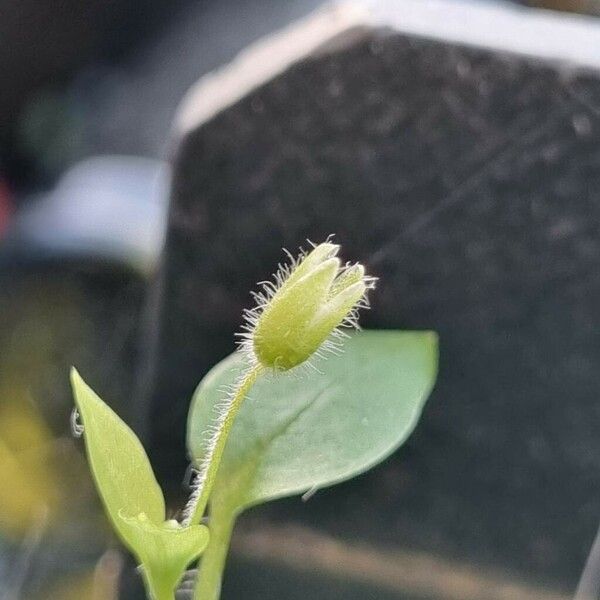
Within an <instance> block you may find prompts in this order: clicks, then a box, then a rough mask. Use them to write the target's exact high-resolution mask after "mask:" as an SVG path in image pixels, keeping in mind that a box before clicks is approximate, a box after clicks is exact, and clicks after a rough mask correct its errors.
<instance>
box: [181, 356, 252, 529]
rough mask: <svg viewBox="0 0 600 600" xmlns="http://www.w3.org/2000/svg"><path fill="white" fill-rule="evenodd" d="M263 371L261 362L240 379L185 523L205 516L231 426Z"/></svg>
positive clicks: (213, 441) (214, 441)
mask: <svg viewBox="0 0 600 600" xmlns="http://www.w3.org/2000/svg"><path fill="white" fill-rule="evenodd" d="M262 371H263V367H262V366H261V365H260V364H257V365H255V366H253V367H252V368H251V369H249V370H248V372H247V373H246V374H245V375H244V377H243V378H242V379H241V380H240V383H239V384H238V387H237V389H236V390H235V392H234V394H233V396H232V398H231V401H230V403H229V407H228V409H227V414H226V415H225V417H224V419H223V421H222V424H221V428H220V429H219V430H218V431H217V432H216V434H215V436H214V437H213V439H212V443H211V447H212V451H211V452H210V455H209V456H208V457H206V459H205V461H204V463H205V464H206V465H207V467H206V471H205V473H204V474H202V475H201V476H202V478H203V480H204V481H203V482H202V483H201V485H202V487H201V489H200V490H199V493H198V495H197V496H196V498H195V499H193V500H192V504H191V506H190V507H189V509H188V515H189V516H188V518H187V519H186V520H185V521H184V525H195V524H197V523H199V522H200V520H201V519H202V517H203V516H204V511H205V510H206V505H207V503H208V498H209V496H210V492H211V491H212V487H213V485H214V483H215V478H216V476H217V471H218V469H219V464H220V463H221V458H222V457H223V452H224V450H225V444H226V443H227V438H228V437H229V433H230V431H231V427H232V426H233V422H234V420H235V417H236V415H237V413H238V411H239V409H240V407H241V406H242V402H243V401H244V398H245V397H246V395H247V394H248V392H249V390H250V388H251V387H252V386H253V385H254V382H255V381H256V379H257V378H258V376H259V375H260V374H261V373H262ZM211 536H212V532H211Z"/></svg>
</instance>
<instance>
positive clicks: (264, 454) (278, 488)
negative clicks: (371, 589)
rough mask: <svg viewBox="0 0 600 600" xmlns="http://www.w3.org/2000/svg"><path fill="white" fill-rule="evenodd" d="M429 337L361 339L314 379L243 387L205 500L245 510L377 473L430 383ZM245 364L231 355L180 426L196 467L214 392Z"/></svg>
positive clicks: (296, 377)
mask: <svg viewBox="0 0 600 600" xmlns="http://www.w3.org/2000/svg"><path fill="white" fill-rule="evenodd" d="M437 356H438V351H437V336H436V334H435V333H433V332H401V331H364V332H360V333H357V334H354V335H352V336H351V338H350V339H349V340H347V341H346V342H345V343H344V351H343V353H341V354H340V355H339V356H331V357H329V358H328V359H327V360H326V361H322V362H319V363H318V367H319V369H320V371H322V373H320V372H317V371H311V372H308V373H302V374H294V373H293V372H292V373H288V374H286V373H273V374H268V375H265V376H263V377H262V378H261V379H259V380H258V382H257V383H256V384H255V386H254V387H253V388H252V390H251V392H250V395H249V397H248V398H247V399H246V400H245V402H244V404H243V405H242V408H241V409H240V412H239V413H238V416H237V417H236V421H235V424H234V426H233V429H232V432H231V435H230V437H229V440H228V442H227V447H226V450H225V454H224V456H223V460H222V462H221V465H220V468H219V472H218V475H217V479H216V482H215V486H214V488H213V494H212V498H213V500H215V499H218V501H219V502H225V503H226V504H227V505H228V506H229V507H230V508H231V510H232V511H234V512H240V511H241V510H243V509H244V508H247V507H249V506H251V505H255V504H260V503H262V502H266V501H268V500H272V499H275V498H280V497H283V496H289V495H294V494H298V493H303V492H306V491H308V490H313V489H318V488H321V487H325V486H328V485H332V484H334V483H337V482H340V481H343V480H346V479H349V478H351V477H353V476H355V475H357V474H359V473H362V472H364V471H366V470H368V469H369V468H371V467H372V466H374V465H376V464H377V463H379V462H380V461H382V460H383V459H384V458H386V457H387V456H388V455H389V454H391V453H392V452H393V451H394V450H395V449H396V448H398V447H399V446H400V445H401V444H402V443H403V442H404V441H405V440H406V438H407V437H408V436H409V435H410V433H411V432H412V430H413V429H414V427H415V425H416V423H417V421H418V419H419V417H420V415H421V411H422V409H423V406H424V404H425V401H426V400H427V397H428V396H429V393H430V391H431V389H432V387H433V385H434V382H435V379H436V375H437ZM243 366H244V362H243V358H242V357H241V356H240V355H239V354H238V353H234V354H232V355H231V356H229V357H228V358H226V359H225V360H223V361H222V362H221V363H219V364H218V365H217V366H216V367H214V368H213V369H212V370H211V371H210V372H209V373H208V374H207V375H206V377H205V378H204V379H203V380H202V382H201V383H200V385H199V387H198V389H197V390H196V393H195V395H194V399H193V402H192V407H191V409H190V415H189V421H188V447H189V450H190V454H191V456H192V458H193V460H194V462H195V463H196V464H197V463H198V462H199V461H200V460H201V458H202V456H203V454H204V453H205V451H206V444H207V437H208V436H207V434H206V432H207V430H208V428H209V427H210V426H211V424H212V423H214V421H215V418H216V416H217V414H218V405H219V403H221V402H222V400H223V394H224V392H223V389H224V388H225V387H228V386H231V385H232V384H233V383H234V382H235V381H236V379H237V378H238V377H239V375H240V371H241V369H242V368H243Z"/></svg>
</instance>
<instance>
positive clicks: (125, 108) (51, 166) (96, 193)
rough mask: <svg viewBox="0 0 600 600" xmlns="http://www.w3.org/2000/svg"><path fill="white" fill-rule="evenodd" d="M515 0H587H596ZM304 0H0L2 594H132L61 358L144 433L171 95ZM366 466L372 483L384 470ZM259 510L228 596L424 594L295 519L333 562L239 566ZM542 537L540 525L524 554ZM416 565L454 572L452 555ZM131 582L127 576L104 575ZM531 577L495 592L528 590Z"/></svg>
mask: <svg viewBox="0 0 600 600" xmlns="http://www.w3.org/2000/svg"><path fill="white" fill-rule="evenodd" d="M482 1H484V0H482ZM524 4H530V5H531V7H532V8H539V9H550V10H553V11H564V12H575V13H581V14H586V15H588V16H589V17H590V18H594V17H595V16H596V15H600V2H599V0H531V1H530V2H529V3H524ZM320 5H321V2H319V1H318V0H303V1H295V2H281V1H280V0H256V1H242V0H220V1H219V2H216V1H213V0H196V1H191V0H170V1H168V2H166V1H162V0H136V1H133V0H120V1H116V0H62V1H61V2H50V1H39V0H0V90H1V91H0V481H1V482H2V483H1V484H0V600H19V599H25V598H27V599H37V598H39V599H42V598H44V599H46V600H48V599H50V600H69V599H75V598H86V599H87V598H90V599H92V600H114V599H116V598H117V597H122V598H125V597H127V598H133V597H134V595H135V594H136V593H137V594H139V585H137V583H136V581H135V580H136V576H135V575H131V574H130V575H128V574H127V573H128V572H129V570H130V563H129V562H128V559H127V557H126V556H124V555H123V554H122V553H121V552H120V550H119V549H118V546H117V545H116V544H115V542H114V539H113V538H112V535H111V533H110V531H109V530H108V527H107V525H106V523H105V520H104V518H103V516H102V513H101V511H100V509H99V506H98V502H97V499H96V495H95V492H94V490H93V488H92V486H91V484H90V480H89V476H88V472H87V466H86V464H85V460H84V459H83V457H82V454H81V447H80V444H78V443H77V442H76V441H74V440H73V439H72V437H71V433H70V430H69V417H70V411H71V400H70V396H69V390H68V385H67V369H68V367H69V366H70V365H71V364H77V366H78V367H79V368H80V370H81V371H82V372H83V373H84V374H85V375H86V378H87V379H88V380H89V382H90V383H91V384H92V385H93V386H94V387H96V388H97V389H99V390H102V393H103V395H104V396H106V398H107V399H109V400H110V401H111V403H112V404H113V405H114V406H116V407H117V409H118V410H119V411H120V412H121V414H122V415H123V416H124V417H125V418H126V419H127V420H128V421H129V422H131V423H132V424H134V426H135V427H136V429H137V430H138V432H139V433H140V434H141V435H142V436H148V435H149V431H148V429H149V424H148V415H149V414H150V413H151V410H150V409H149V408H148V407H147V406H146V405H145V403H147V402H148V401H149V398H150V397H151V395H149V393H148V391H149V389H150V388H151V387H152V383H151V379H152V377H151V374H149V373H148V372H147V370H146V366H147V365H149V364H153V363H152V357H149V356H148V352H151V351H152V348H153V346H152V344H150V343H148V339H152V338H153V335H158V333H157V332H156V328H157V325H158V324H157V323H156V322H155V321H154V319H155V317H156V315H157V314H158V313H157V308H156V304H157V302H159V301H160V293H159V291H160V290H158V291H157V283H156V281H157V273H158V272H159V267H160V262H161V254H162V250H163V245H164V241H165V233H166V230H167V214H168V203H169V185H170V177H171V172H170V162H171V159H172V157H173V156H174V155H175V154H176V153H177V149H176V148H175V147H174V144H175V143H176V142H175V141H174V140H173V139H172V137H171V133H170V132H171V125H172V122H173V118H174V116H175V113H176V110H177V107H178V105H179V104H180V102H181V100H182V98H183V96H184V94H185V93H186V91H187V90H188V89H189V88H190V86H191V85H192V84H194V83H195V82H196V81H197V80H198V78H199V77H200V76H202V75H203V74H205V73H207V72H209V71H211V70H213V69H215V68H217V67H219V66H221V65H223V64H226V63H227V62H228V61H230V60H231V59H232V58H233V57H234V56H235V55H236V54H237V53H238V52H239V51H241V50H242V49H244V48H245V47H246V46H247V45H248V44H249V43H251V42H252V41H254V40H256V39H258V38H260V37H261V36H263V35H266V34H268V33H271V32H273V31H276V30H278V29H279V28H280V27H282V26H284V25H287V24H289V23H291V22H293V21H295V20H296V19H298V18H299V17H302V16H304V15H306V14H307V13H309V12H310V11H311V10H313V9H314V8H316V7H318V6H320ZM581 127H584V128H585V127H586V124H585V122H582V123H581ZM142 339H143V340H145V341H144V343H140V340H142ZM198 375H199V376H200V375H201V373H199V374H198ZM175 448H176V449H177V450H179V447H178V446H177V444H175ZM168 451H169V450H168ZM182 478H183V473H177V474H176V475H174V476H173V477H172V480H171V481H170V482H169V483H170V484H171V486H172V487H171V489H172V490H175V491H174V492H173V494H172V496H173V499H174V500H176V501H179V500H180V498H179V497H177V496H178V493H177V489H178V485H179V482H180V480H181V479H182ZM381 478H382V479H383V481H381V485H382V486H383V487H384V488H385V486H389V485H392V484H391V483H390V482H389V481H385V477H384V475H382V476H381ZM182 490H183V487H182V486H179V492H180V493H179V495H182V493H183V492H182ZM328 510H332V509H331V506H329V509H328ZM269 518H270V516H269V514H267V515H266V517H265V519H266V520H267V521H268V519H269ZM595 518H596V515H592V516H591V517H590V520H594V519H595ZM261 527H262V529H261V528H259V529H258V530H257V531H258V533H257V532H255V531H254V530H252V528H251V527H250V528H249V529H248V530H247V531H246V533H245V534H244V535H241V536H240V538H239V539H238V542H237V555H236V556H237V558H236V559H235V560H236V561H237V562H236V563H235V564H236V573H237V577H235V578H232V579H231V581H230V582H229V584H228V585H229V587H228V588H227V594H228V595H227V597H228V598H233V597H236V598H241V597H246V595H247V590H246V588H245V586H246V584H247V582H251V583H252V585H255V586H256V587H257V589H256V590H254V591H253V596H252V597H257V598H258V597H263V598H270V597H273V598H275V597H279V596H280V595H284V594H288V595H289V590H290V589H297V588H299V587H304V588H306V590H307V592H306V593H309V594H313V595H315V594H316V592H314V591H313V592H311V590H313V588H314V590H317V589H320V590H323V589H324V588H326V589H328V590H329V591H330V595H329V596H326V597H331V598H337V597H340V598H341V597H345V598H348V597H352V598H354V597H357V598H359V597H360V598H378V599H384V598H385V599H387V598H388V597H389V598H390V599H391V598H400V597H402V598H404V597H406V598H409V597H410V598H415V599H416V598H421V599H422V600H424V599H425V596H423V595H418V594H416V593H415V594H413V595H410V594H407V595H402V594H400V593H399V592H397V591H394V590H397V589H399V588H398V586H400V587H401V586H402V585H403V583H402V581H400V582H399V583H398V581H396V579H395V575H394V570H395V567H394V565H395V563H394V561H393V560H391V559H390V555H389V554H387V553H385V552H383V551H382V552H381V553H378V551H376V550H374V551H373V552H372V554H369V552H371V550H365V549H362V550H361V549H360V548H358V549H357V548H353V547H345V546H343V545H341V546H338V545H336V542H335V541H334V540H331V539H329V538H328V537H322V538H321V537H317V538H312V537H311V534H307V533H306V532H303V531H300V532H298V531H294V530H292V531H290V535H294V536H297V537H298V536H299V538H300V539H301V540H304V541H305V545H306V547H315V548H320V550H319V552H320V553H321V554H320V556H324V557H329V558H330V559H331V560H332V561H333V563H336V562H337V563H339V565H340V568H339V572H338V573H337V574H336V573H335V569H333V571H332V570H327V569H326V570H325V571H326V574H322V573H321V574H319V575H314V576H311V577H312V578H308V579H307V578H305V577H304V576H303V575H302V573H303V572H304V570H305V569H306V568H307V567H305V566H302V565H301V564H300V563H299V562H298V560H299V559H293V558H292V559H290V560H289V561H288V562H287V563H285V561H284V563H285V564H284V565H283V566H280V567H279V568H277V569H275V570H273V571H268V577H262V578H261V577H260V576H256V568H255V563H254V562H253V560H254V559H253V560H249V559H248V556H249V554H250V553H249V548H250V547H252V546H253V545H255V546H256V548H257V551H256V552H257V553H256V556H258V557H259V558H261V557H262V558H264V559H265V560H266V561H267V562H268V561H269V560H272V559H273V558H274V555H276V554H277V553H278V552H279V551H280V549H281V548H284V547H285V544H284V542H285V540H281V539H279V538H278V536H282V532H281V531H280V530H275V531H273V532H271V535H270V537H269V535H267V534H268V533H269V531H268V529H265V527H264V522H262V521H261ZM265 531H266V532H267V534H265ZM592 533H593V532H590V535H591V534H592ZM261 535H262V536H263V537H261ZM265 535H266V537H265ZM253 536H254V537H253ZM302 536H305V537H302ZM279 542H281V543H279ZM278 543H279V545H278ZM546 550H547V549H546V548H545V547H544V540H541V541H540V548H539V552H540V553H542V554H543V553H544V552H545V551H546ZM261 552H262V553H263V555H261ZM548 552H550V550H548ZM582 552H583V553H585V550H584V549H582ZM417 558H418V557H415V556H413V555H411V556H409V557H406V556H405V557H399V558H398V560H399V561H402V560H404V561H405V564H411V563H410V561H411V560H413V561H414V560H417ZM422 558H423V557H422ZM294 560H296V561H297V562H294ZM423 560H425V561H427V560H429V559H428V558H427V557H425V558H423ZM370 561H371V562H370ZM386 561H387V562H386ZM390 561H391V562H390ZM406 561H408V562H406ZM275 562H276V561H275ZM309 563H310V561H309ZM372 563H375V564H377V565H379V567H377V568H374V567H373V566H372ZM419 564H420V567H419V568H432V569H438V570H441V571H442V572H444V569H446V571H447V572H448V578H451V577H452V569H453V566H452V563H443V564H438V563H435V561H434V562H432V563H427V562H425V563H419ZM424 564H425V567H424V566H423V565H424ZM353 565H354V566H353ZM361 565H362V567H365V568H367V576H366V577H363V578H362V579H361V578H359V580H360V582H359V583H357V584H348V582H347V581H346V577H347V575H348V573H349V572H350V571H352V570H353V569H356V568H358V569H360V568H362V567H361ZM427 565H429V566H427ZM308 569H309V570H310V567H308ZM368 569H370V570H368ZM461 569H464V566H460V565H457V566H456V571H455V573H458V575H457V577H459V578H460V577H464V578H465V579H466V580H469V576H470V575H469V571H468V568H467V569H466V571H462V570H461ZM316 570H317V571H318V569H316ZM331 572H333V573H334V574H333V575H332V574H331ZM131 580H134V582H133V583H131ZM485 581H487V580H485ZM485 581H484V583H485ZM491 581H495V580H494V579H493V578H492V580H491ZM503 581H504V580H502V578H500V583H498V582H497V581H495V585H496V584H497V585H498V586H500V587H501V586H502V585H505V583H503ZM129 585H131V586H132V588H131V589H132V590H133V589H134V588H135V589H136V590H137V591H131V592H127V593H125V594H129V595H124V592H123V591H121V592H119V589H121V590H122V589H128V588H127V587H126V586H129ZM482 585H483V584H482ZM261 586H267V589H262V588H261ZM372 586H375V587H372ZM378 586H379V587H378ZM350 588H352V590H351V591H350ZM373 589H376V590H378V591H376V592H374V591H373ZM457 589H459V590H460V589H461V588H460V586H459V587H458V588H457ZM520 589H521V588H520ZM522 589H526V588H522ZM522 589H521V591H522ZM532 589H534V591H533V592H531V595H529V596H527V595H525V594H523V593H521V592H515V594H514V595H513V596H511V595H510V591H509V592H508V595H506V596H502V597H506V598H510V597H514V598H523V599H524V600H527V599H528V598H530V597H531V598H532V597H534V595H535V588H532ZM384 590H385V591H384ZM351 593H352V594H354V595H353V596H349V594H351ZM247 596H248V597H251V596H250V595H249V594H248V595H247ZM294 597H295V596H294ZM315 597H317V596H315ZM318 597H319V598H320V597H321V596H318ZM446 597H448V598H450V597H453V596H446ZM491 597H492V596H490V598H491ZM493 597H494V598H496V597H498V598H500V597H501V596H493ZM557 597H558V596H557ZM431 598H438V596H436V595H435V593H434V592H432V593H431ZM482 599H483V596H482Z"/></svg>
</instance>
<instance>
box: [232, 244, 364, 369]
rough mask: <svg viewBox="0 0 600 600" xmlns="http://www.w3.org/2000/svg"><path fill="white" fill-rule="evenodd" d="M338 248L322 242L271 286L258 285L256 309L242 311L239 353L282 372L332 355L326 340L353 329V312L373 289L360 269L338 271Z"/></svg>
mask: <svg viewBox="0 0 600 600" xmlns="http://www.w3.org/2000/svg"><path fill="white" fill-rule="evenodd" d="M339 249H340V247H339V246H338V245H336V244H332V243H329V242H325V243H323V244H319V245H318V246H315V247H314V249H313V250H312V251H311V252H310V253H309V254H307V255H301V257H300V258H299V259H298V260H295V261H294V260H293V261H292V265H291V266H281V265H280V270H279V272H278V273H277V274H276V275H275V284H273V283H270V282H264V283H263V289H264V290H263V293H259V294H255V297H256V299H257V302H258V306H257V308H255V309H253V310H250V311H246V319H247V321H248V323H247V326H246V330H247V333H245V334H243V337H245V341H244V342H243V344H242V345H243V347H244V348H245V349H246V350H247V351H248V352H249V353H250V354H251V357H252V359H253V360H254V361H256V362H258V363H260V364H261V365H263V366H265V367H269V368H274V369H278V370H282V371H287V370H288V369H292V368H293V367H295V366H297V365H300V364H301V363H303V362H305V361H306V360H308V359H309V358H310V357H311V356H312V355H313V354H319V349H320V348H321V347H323V348H325V349H330V350H334V349H335V348H336V344H335V342H334V341H332V340H331V339H328V338H330V336H332V334H333V336H335V335H336V334H337V336H338V337H339V336H340V335H343V334H341V332H339V330H338V327H339V326H341V325H346V326H353V327H357V326H358V323H357V313H356V309H358V308H360V307H363V306H366V295H365V294H366V291H367V289H369V288H372V287H373V285H374V281H375V280H374V278H372V277H367V276H366V275H365V270H364V267H363V266H362V265H359V264H356V265H345V266H343V265H342V263H341V262H340V259H339V258H337V254H338V252H339Z"/></svg>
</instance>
